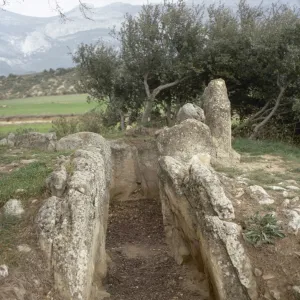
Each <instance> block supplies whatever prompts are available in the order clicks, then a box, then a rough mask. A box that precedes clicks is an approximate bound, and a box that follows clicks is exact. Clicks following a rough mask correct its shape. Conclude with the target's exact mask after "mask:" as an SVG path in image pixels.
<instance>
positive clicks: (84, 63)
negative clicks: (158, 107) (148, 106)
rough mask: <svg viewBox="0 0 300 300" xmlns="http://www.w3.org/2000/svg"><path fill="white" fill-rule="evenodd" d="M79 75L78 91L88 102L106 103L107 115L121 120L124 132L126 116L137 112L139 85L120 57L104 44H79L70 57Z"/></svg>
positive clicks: (139, 97)
mask: <svg viewBox="0 0 300 300" xmlns="http://www.w3.org/2000/svg"><path fill="white" fill-rule="evenodd" d="M73 60H74V62H75V63H76V64H77V72H78V74H79V83H78V86H79V90H80V91H81V92H84V93H88V94H89V96H88V101H99V102H101V101H106V102H107V104H108V106H109V109H110V111H112V110H113V111H116V112H117V113H118V115H119V117H120V124H121V128H122V129H124V128H125V114H126V113H127V112H128V110H130V109H131V108H134V109H135V110H138V109H139V107H140V99H141V96H140V94H141V88H140V87H141V85H140V86H139V83H138V81H137V80H136V79H134V78H133V77H132V76H130V74H128V73H127V71H126V70H125V69H124V64H123V61H122V59H121V57H120V55H119V53H118V52H117V51H116V50H114V49H113V48H112V47H110V46H107V45H105V44H103V43H98V44H96V45H84V44H82V45H81V46H80V47H79V48H78V50H77V51H76V53H75V54H74V55H73Z"/></svg>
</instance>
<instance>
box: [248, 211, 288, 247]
mask: <svg viewBox="0 0 300 300" xmlns="http://www.w3.org/2000/svg"><path fill="white" fill-rule="evenodd" d="M245 225H246V226H245V227H246V229H245V230H244V238H245V240H246V241H248V242H249V243H251V244H253V245H255V246H260V245H263V244H273V243H274V241H275V239H276V238H284V237H285V234H284V233H283V232H282V230H281V228H280V226H279V225H278V223H277V219H276V217H275V216H274V215H272V214H271V213H269V214H266V215H264V216H261V215H260V214H259V213H256V214H255V215H253V216H251V217H250V218H249V220H248V221H246V224H245Z"/></svg>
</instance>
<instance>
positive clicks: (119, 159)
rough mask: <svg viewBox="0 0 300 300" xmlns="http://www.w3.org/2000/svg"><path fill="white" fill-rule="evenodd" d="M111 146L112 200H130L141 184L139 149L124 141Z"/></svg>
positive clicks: (112, 143) (115, 142)
mask: <svg viewBox="0 0 300 300" xmlns="http://www.w3.org/2000/svg"><path fill="white" fill-rule="evenodd" d="M110 146H111V151H112V169H113V171H112V174H113V176H112V183H111V190H110V196H111V200H119V201H124V200H128V198H129V196H130V195H131V194H132V193H133V192H134V191H136V190H137V189H138V187H139V185H140V183H141V174H140V170H139V164H138V153H137V149H136V148H135V147H134V146H129V145H127V144H126V143H124V142H123V141H112V142H111V143H110Z"/></svg>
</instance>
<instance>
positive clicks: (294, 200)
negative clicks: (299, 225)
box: [291, 196, 300, 204]
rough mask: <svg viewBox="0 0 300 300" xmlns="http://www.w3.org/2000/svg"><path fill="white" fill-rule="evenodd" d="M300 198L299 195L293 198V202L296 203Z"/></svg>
mask: <svg viewBox="0 0 300 300" xmlns="http://www.w3.org/2000/svg"><path fill="white" fill-rule="evenodd" d="M299 200H300V198H299V197H298V196H297V197H295V198H293V199H292V200H291V202H292V203H293V204H296V203H297V202H299Z"/></svg>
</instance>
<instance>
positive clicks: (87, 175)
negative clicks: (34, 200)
mask: <svg viewBox="0 0 300 300" xmlns="http://www.w3.org/2000/svg"><path fill="white" fill-rule="evenodd" d="M97 141H98V142H97V147H95V146H87V147H84V148H83V149H80V150H77V151H76V152H75V153H74V154H73V155H72V157H71V158H70V160H69V161H66V162H65V163H64V166H61V170H58V171H56V172H54V173H53V174H52V176H50V177H49V180H48V186H49V187H51V192H52V195H53V196H52V197H50V198H49V199H47V200H46V201H45V203H44V204H43V206H42V207H41V209H40V211H39V213H38V216H37V226H38V232H39V240H40V245H41V249H42V250H43V251H44V252H45V254H46V257H47V259H48V263H49V267H50V268H51V270H52V271H53V275H54V285H55V289H56V291H57V292H58V293H59V295H60V296H61V298H62V299H66V300H67V299H68V300H69V299H72V300H90V299H96V298H97V299H101V297H100V296H99V297H98V296H97V297H94V296H93V297H92V296H91V295H98V294H99V293H100V294H101V279H102V278H103V277H104V276H105V274H106V251H105V240H106V229H107V221H108V207H109V198H110V195H109V190H110V182H111V169H112V166H111V149H110V145H109V144H108V142H106V141H105V140H104V139H102V137H100V136H99V137H98V140H97ZM70 145H71V144H68V146H67V147H69V148H70ZM95 278H97V280H95ZM100 294H99V295H100Z"/></svg>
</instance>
